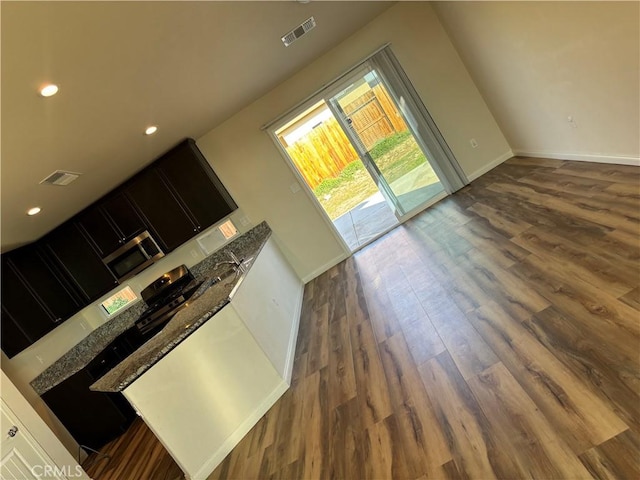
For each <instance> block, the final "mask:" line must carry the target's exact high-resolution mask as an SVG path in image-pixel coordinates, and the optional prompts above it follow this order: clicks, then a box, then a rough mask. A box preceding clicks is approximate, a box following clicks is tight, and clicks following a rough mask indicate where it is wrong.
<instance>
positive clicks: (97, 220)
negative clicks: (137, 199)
mask: <svg viewBox="0 0 640 480" xmlns="http://www.w3.org/2000/svg"><path fill="white" fill-rule="evenodd" d="M78 224H79V226H80V228H81V229H82V230H83V232H84V233H85V234H86V236H87V237H88V238H89V240H90V242H91V243H92V244H93V246H94V248H95V249H96V251H97V252H98V254H99V255H100V256H101V257H102V258H104V257H106V256H108V255H109V254H111V253H113V252H115V251H116V250H117V249H118V248H119V247H120V246H122V245H123V244H125V243H126V242H127V241H129V240H131V239H132V238H134V237H135V236H136V235H138V234H140V233H142V232H143V231H144V230H146V227H145V225H144V222H143V220H142V218H141V217H140V215H138V212H137V211H136V209H135V208H134V207H133V205H131V202H130V201H129V199H128V198H127V197H126V196H125V195H124V194H123V193H116V194H112V195H109V196H107V197H105V198H104V199H101V200H100V201H99V202H97V203H95V204H94V205H92V206H91V207H89V208H88V209H87V210H85V211H83V212H82V213H81V214H80V215H79V217H78Z"/></svg>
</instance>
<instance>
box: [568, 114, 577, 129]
mask: <svg viewBox="0 0 640 480" xmlns="http://www.w3.org/2000/svg"><path fill="white" fill-rule="evenodd" d="M567 122H569V126H571V128H578V125H576V121H575V120H574V119H573V117H572V116H571V115H569V116H568V117H567Z"/></svg>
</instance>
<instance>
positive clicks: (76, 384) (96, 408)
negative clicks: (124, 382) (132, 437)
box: [42, 370, 135, 450]
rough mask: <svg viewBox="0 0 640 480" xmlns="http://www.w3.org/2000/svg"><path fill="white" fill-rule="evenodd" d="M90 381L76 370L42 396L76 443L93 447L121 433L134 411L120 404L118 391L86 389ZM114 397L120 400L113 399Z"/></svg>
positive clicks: (81, 371) (91, 378)
mask: <svg viewBox="0 0 640 480" xmlns="http://www.w3.org/2000/svg"><path fill="white" fill-rule="evenodd" d="M94 381H95V379H94V378H93V377H91V376H90V375H89V374H88V373H87V372H86V371H85V370H80V371H79V372H77V373H76V374H74V375H72V376H71V377H69V378H68V379H66V380H65V381H63V382H62V383H60V384H59V385H56V386H55V387H53V388H52V389H51V390H49V391H47V392H45V393H43V394H42V399H43V400H44V401H45V403H46V404H47V405H48V406H49V408H50V409H51V410H52V411H53V413H55V415H56V417H58V418H59V419H60V421H61V422H62V424H63V425H64V426H65V427H66V428H67V430H69V433H71V435H72V436H73V438H75V440H76V441H77V442H78V443H79V444H81V445H86V446H88V447H91V448H93V449H96V450H97V449H99V448H100V447H102V446H104V445H105V444H106V443H108V442H109V441H111V440H113V439H114V438H115V437H117V436H118V435H120V434H121V433H122V432H124V431H125V430H126V429H127V427H128V426H129V425H130V423H131V422H132V421H133V419H134V418H135V412H134V411H133V409H132V408H131V407H130V406H129V405H128V404H126V403H123V402H126V400H125V399H123V398H122V395H121V394H107V393H102V392H93V391H91V390H89V386H90V385H91V384H92V383H93V382H94ZM118 396H119V397H120V398H121V401H120V399H118V401H114V399H115V398H116V397H118ZM127 407H128V409H127Z"/></svg>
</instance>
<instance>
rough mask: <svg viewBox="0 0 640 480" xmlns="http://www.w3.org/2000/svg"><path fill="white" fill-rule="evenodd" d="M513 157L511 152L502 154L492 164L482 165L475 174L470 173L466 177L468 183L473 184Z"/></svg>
mask: <svg viewBox="0 0 640 480" xmlns="http://www.w3.org/2000/svg"><path fill="white" fill-rule="evenodd" d="M513 155H514V153H513V152H512V151H511V150H509V151H507V152H504V153H503V154H502V155H500V156H499V157H498V158H496V159H495V160H493V161H492V162H489V163H488V164H486V165H484V166H483V167H482V168H479V169H478V170H476V171H475V172H472V173H470V174H469V175H467V178H468V179H469V181H470V182H473V181H474V180H475V179H476V178H478V177H481V176H482V175H484V174H485V173H487V172H488V171H489V170H493V169H494V168H496V167H497V166H498V165H500V164H501V163H503V162H505V161H507V160H509V159H510V158H511V157H513Z"/></svg>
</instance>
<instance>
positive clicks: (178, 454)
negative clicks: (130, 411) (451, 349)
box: [123, 306, 287, 479]
mask: <svg viewBox="0 0 640 480" xmlns="http://www.w3.org/2000/svg"><path fill="white" fill-rule="evenodd" d="M286 389H287V384H286V382H285V381H284V380H283V379H282V378H281V377H280V375H278V372H277V371H276V370H275V369H274V367H273V365H272V364H271V362H270V361H269V359H268V358H267V357H266V356H265V354H264V353H263V352H262V350H261V349H260V347H259V346H258V344H257V343H256V341H255V340H254V338H253V336H252V335H251V333H250V332H249V331H248V330H247V328H246V326H245V325H244V323H243V322H242V320H240V318H239V317H238V315H237V313H236V312H235V311H234V310H233V308H230V306H227V307H225V308H223V309H222V310H221V311H219V312H218V313H217V314H216V315H215V316H214V317H213V318H211V319H210V320H209V321H207V322H206V323H205V324H204V325H202V327H200V328H199V329H198V330H196V331H195V332H194V333H193V334H192V335H190V336H189V337H188V338H187V339H185V340H184V341H183V342H182V343H181V344H180V345H178V346H177V347H176V348H175V349H174V350H172V351H171V352H169V353H168V354H167V355H166V356H165V357H164V358H162V359H161V360H160V361H159V362H158V363H157V364H156V365H154V366H153V367H152V368H151V369H149V370H148V371H147V372H145V373H144V374H143V375H142V376H141V377H140V378H138V379H137V380H136V381H134V382H133V383H132V384H131V385H129V387H127V388H126V389H125V390H124V391H123V394H124V396H125V397H126V398H127V400H129V402H130V403H131V405H132V406H133V407H134V408H135V409H136V411H137V412H138V413H139V414H140V415H141V417H142V418H143V420H144V421H145V423H146V424H147V425H148V426H149V428H150V429H151V430H152V431H153V432H154V433H155V435H156V436H157V437H158V439H159V440H160V441H161V442H162V444H163V445H164V446H165V448H166V449H167V451H168V452H169V453H170V454H171V456H172V457H173V458H174V459H175V461H176V463H178V465H179V466H180V468H181V469H182V470H183V472H184V473H185V476H186V477H187V478H192V479H200V478H206V477H207V476H208V475H209V474H210V473H211V472H212V471H213V470H214V469H215V467H216V466H217V465H218V464H219V463H220V462H221V461H222V460H223V459H224V458H225V456H226V455H227V454H228V453H229V452H230V451H231V450H232V449H233V447H234V446H235V445H236V444H237V443H238V442H239V441H240V440H241V439H242V437H243V436H244V435H245V434H246V433H247V432H248V431H249V430H250V429H251V428H252V427H253V425H255V424H256V423H257V422H258V420H259V419H260V418H261V417H262V416H263V415H264V414H265V413H266V412H267V411H268V410H269V408H270V407H271V406H272V405H273V404H274V403H275V402H276V400H277V399H278V398H279V397H280V396H281V395H282V394H283V393H284V392H285V391H286Z"/></svg>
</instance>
